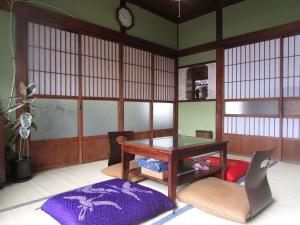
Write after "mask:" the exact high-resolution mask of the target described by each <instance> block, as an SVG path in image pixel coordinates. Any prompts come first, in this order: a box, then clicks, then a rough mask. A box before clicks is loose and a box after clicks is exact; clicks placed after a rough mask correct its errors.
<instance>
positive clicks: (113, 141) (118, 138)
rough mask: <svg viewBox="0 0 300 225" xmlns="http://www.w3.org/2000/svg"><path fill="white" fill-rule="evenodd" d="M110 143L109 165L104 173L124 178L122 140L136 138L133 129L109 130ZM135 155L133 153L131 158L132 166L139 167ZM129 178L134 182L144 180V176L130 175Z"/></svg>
mask: <svg viewBox="0 0 300 225" xmlns="http://www.w3.org/2000/svg"><path fill="white" fill-rule="evenodd" d="M108 138H109V145H110V155H109V159H108V167H106V168H104V169H102V170H101V171H102V173H104V174H105V175H107V176H111V177H117V178H120V179H121V178H122V164H121V162H122V154H121V152H122V142H123V141H130V140H134V139H135V137H134V132H133V131H118V132H108ZM134 158H135V156H134V155H132V156H131V158H130V160H131V161H130V168H135V167H137V164H136V162H135V160H134ZM129 180H130V181H132V182H139V181H141V180H143V178H142V177H138V176H134V175H130V176H129Z"/></svg>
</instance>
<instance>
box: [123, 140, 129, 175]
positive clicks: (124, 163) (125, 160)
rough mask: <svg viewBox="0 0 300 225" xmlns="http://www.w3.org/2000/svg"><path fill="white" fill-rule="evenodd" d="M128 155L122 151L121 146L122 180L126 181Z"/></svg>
mask: <svg viewBox="0 0 300 225" xmlns="http://www.w3.org/2000/svg"><path fill="white" fill-rule="evenodd" d="M129 156H130V154H129V153H127V152H125V151H124V146H122V178H123V179H124V180H128V170H129V161H130V157H129Z"/></svg>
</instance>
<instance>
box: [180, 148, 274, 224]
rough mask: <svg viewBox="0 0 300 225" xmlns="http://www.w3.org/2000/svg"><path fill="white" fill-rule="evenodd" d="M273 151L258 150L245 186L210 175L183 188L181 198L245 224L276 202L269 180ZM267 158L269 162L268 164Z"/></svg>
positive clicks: (195, 205)
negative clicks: (268, 174)
mask: <svg viewBox="0 0 300 225" xmlns="http://www.w3.org/2000/svg"><path fill="white" fill-rule="evenodd" d="M273 151H274V149H272V150H268V151H257V152H255V153H254V155H253V157H252V160H251V163H250V166H249V168H248V172H247V174H246V177H245V186H242V185H239V184H237V183H232V182H228V181H224V180H221V179H218V178H215V177H210V178H206V179H203V180H200V181H197V182H195V183H193V184H191V185H190V186H188V187H187V188H184V189H183V190H181V191H179V192H178V193H177V197H178V199H179V200H180V201H182V202H185V203H187V204H190V205H192V206H194V207H196V208H199V209H201V210H203V211H205V212H207V213H211V214H213V215H216V216H220V217H223V218H226V219H229V220H233V221H236V222H240V223H245V222H246V221H247V220H249V219H250V218H253V217H254V216H255V215H257V214H258V213H259V212H260V211H262V210H263V209H264V208H265V207H266V206H268V205H269V204H270V203H271V202H272V201H273V199H272V193H271V189H270V186H269V183H268V179H267V168H268V167H269V163H270V159H271V155H272V153H273ZM266 160H268V163H267V164H266V165H265V163H264V162H265V161H266Z"/></svg>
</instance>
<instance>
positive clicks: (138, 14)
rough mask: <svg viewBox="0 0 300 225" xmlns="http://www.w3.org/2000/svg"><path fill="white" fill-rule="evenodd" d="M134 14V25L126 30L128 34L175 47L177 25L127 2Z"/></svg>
mask: <svg viewBox="0 0 300 225" xmlns="http://www.w3.org/2000/svg"><path fill="white" fill-rule="evenodd" d="M127 5H128V7H129V8H130V9H131V11H132V13H133V15H134V21H135V23H134V26H133V27H132V28H131V29H129V30H128V31H127V33H128V34H129V35H132V36H135V37H139V38H142V39H144V40H147V41H151V42H154V43H158V44H161V45H164V46H167V47H169V48H173V49H176V48H177V40H176V39H177V25H176V24H175V23H173V22H170V21H169V20H166V19H164V18H162V17H159V16H157V15H154V14H153V13H150V12H148V11H146V10H144V9H141V8H139V7H137V6H135V5H132V4H127Z"/></svg>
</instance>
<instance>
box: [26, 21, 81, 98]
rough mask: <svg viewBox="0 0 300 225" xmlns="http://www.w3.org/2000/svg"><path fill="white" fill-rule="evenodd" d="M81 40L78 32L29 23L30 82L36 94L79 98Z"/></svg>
mask: <svg viewBox="0 0 300 225" xmlns="http://www.w3.org/2000/svg"><path fill="white" fill-rule="evenodd" d="M78 40H79V36H78V34H77V33H74V32H71V31H67V30H64V29H59V28H55V27H52V26H51V27H50V26H47V25H40V24H36V23H31V22H30V23H28V82H29V83H32V82H35V83H36V84H37V95H48V96H63V97H75V96H78V95H79V73H80V71H79V66H78V65H79V62H78V61H79V51H78Z"/></svg>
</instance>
